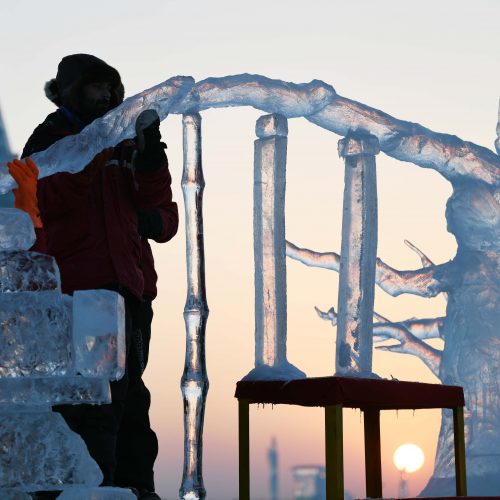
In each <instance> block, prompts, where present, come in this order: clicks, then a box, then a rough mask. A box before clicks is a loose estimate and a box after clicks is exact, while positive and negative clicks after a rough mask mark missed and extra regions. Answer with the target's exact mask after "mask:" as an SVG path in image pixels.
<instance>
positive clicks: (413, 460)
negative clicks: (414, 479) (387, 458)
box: [393, 443, 424, 473]
mask: <svg viewBox="0 0 500 500" xmlns="http://www.w3.org/2000/svg"><path fill="white" fill-rule="evenodd" d="M393 459H394V465H395V466H396V468H397V469H398V470H399V471H401V472H406V473H412V472H416V471H417V470H418V469H420V467H422V465H423V464H424V452H423V451H422V448H420V447H419V446H417V445H416V444H410V443H408V444H402V445H401V446H399V447H398V448H397V450H396V451H395V452H394V457H393Z"/></svg>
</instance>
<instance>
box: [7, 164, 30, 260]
mask: <svg viewBox="0 0 500 500" xmlns="http://www.w3.org/2000/svg"><path fill="white" fill-rule="evenodd" d="M1 168H3V166H2V165H0V169H1ZM8 178H10V179H12V177H11V176H10V174H9V173H7V174H6V175H4V179H7V180H8ZM1 181H2V172H1V171H0V183H1ZM35 240H36V236H35V230H34V229H33V223H32V222H31V218H30V216H29V215H28V214H27V213H26V212H23V211H22V210H18V209H17V208H0V252H5V251H11V250H28V249H29V248H31V247H32V246H33V244H34V243H35Z"/></svg>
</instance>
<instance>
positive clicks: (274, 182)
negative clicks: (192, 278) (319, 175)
mask: <svg viewBox="0 0 500 500" xmlns="http://www.w3.org/2000/svg"><path fill="white" fill-rule="evenodd" d="M255 130H256V134H257V137H258V139H257V140H256V141H255V152H254V260H255V368H254V370H252V371H251V372H250V373H249V374H248V375H247V376H246V377H245V378H246V379H251V378H277V379H278V378H281V379H288V378H297V377H303V376H304V374H303V373H302V372H301V371H300V370H298V369H297V368H296V367H294V366H293V365H291V364H290V363H288V361H287V359H286V336H287V325H286V321H287V310H286V305H287V301H286V254H285V187H286V151H287V135H288V122H287V119H286V118H285V117H284V116H281V115H276V114H272V115H265V116H261V117H260V118H259V119H258V120H257V124H256V127H255Z"/></svg>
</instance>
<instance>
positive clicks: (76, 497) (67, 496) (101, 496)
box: [57, 486, 137, 500]
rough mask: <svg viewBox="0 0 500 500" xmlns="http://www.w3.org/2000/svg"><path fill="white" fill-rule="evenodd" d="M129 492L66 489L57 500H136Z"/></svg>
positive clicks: (114, 489) (99, 489) (123, 489)
mask: <svg viewBox="0 0 500 500" xmlns="http://www.w3.org/2000/svg"><path fill="white" fill-rule="evenodd" d="M136 499H137V497H136V496H135V495H134V494H133V493H132V491H131V490H128V489H125V488H112V487H110V486H106V487H104V486H103V487H101V488H67V489H65V490H64V491H63V492H62V493H61V494H60V495H59V496H58V497H57V500H136Z"/></svg>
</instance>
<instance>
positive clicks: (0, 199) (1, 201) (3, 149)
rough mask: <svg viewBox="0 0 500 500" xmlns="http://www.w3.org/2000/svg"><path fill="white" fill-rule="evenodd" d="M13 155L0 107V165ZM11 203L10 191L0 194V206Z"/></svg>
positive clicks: (10, 205)
mask: <svg viewBox="0 0 500 500" xmlns="http://www.w3.org/2000/svg"><path fill="white" fill-rule="evenodd" d="M14 157H15V155H14V153H12V152H11V150H10V146H9V141H8V139H7V131H6V129H5V124H4V121H3V118H2V110H1V109H0V165H2V166H4V165H5V164H6V163H7V162H8V161H10V160H12V158H14ZM13 205H14V196H13V194H12V192H9V193H7V194H4V195H0V207H12V206H13Z"/></svg>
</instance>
